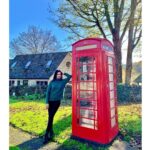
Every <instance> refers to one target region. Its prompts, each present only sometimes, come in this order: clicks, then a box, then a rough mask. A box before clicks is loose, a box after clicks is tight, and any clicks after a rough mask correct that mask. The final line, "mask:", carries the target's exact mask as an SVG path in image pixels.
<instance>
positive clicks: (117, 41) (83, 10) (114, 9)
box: [49, 0, 134, 83]
mask: <svg viewBox="0 0 150 150" xmlns="http://www.w3.org/2000/svg"><path fill="white" fill-rule="evenodd" d="M130 1H131V0H128V1H125V0H86V1H85V0H64V1H62V2H61V3H60V5H59V7H58V9H57V10H55V11H53V10H52V9H51V8H50V7H49V12H50V14H51V17H52V18H53V21H54V22H55V23H56V24H57V25H58V26H59V27H61V28H63V29H65V30H68V31H69V32H71V33H73V39H75V38H76V39H80V38H85V37H88V36H89V35H88V34H86V33H91V32H92V31H93V30H94V31H96V30H97V34H98V36H99V37H104V38H108V39H110V40H111V39H112V42H113V44H114V52H115V56H116V67H117V77H118V79H117V81H118V83H119V82H122V54H121V48H122V42H123V38H124V36H125V34H126V32H127V30H128V28H129V25H130V23H131V21H132V20H131V18H132V14H133V11H134V10H132V9H131V4H130ZM95 35H96V34H95ZM95 35H94V34H93V35H90V36H95Z"/></svg>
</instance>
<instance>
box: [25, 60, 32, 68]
mask: <svg viewBox="0 0 150 150" xmlns="http://www.w3.org/2000/svg"><path fill="white" fill-rule="evenodd" d="M30 64H31V61H28V62H27V63H26V65H25V69H27V68H28V67H29V66H30Z"/></svg>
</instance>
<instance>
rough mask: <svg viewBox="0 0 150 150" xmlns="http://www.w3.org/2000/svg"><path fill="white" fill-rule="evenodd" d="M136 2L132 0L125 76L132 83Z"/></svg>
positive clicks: (126, 80)
mask: <svg viewBox="0 0 150 150" xmlns="http://www.w3.org/2000/svg"><path fill="white" fill-rule="evenodd" d="M136 3H137V0H132V1H131V9H132V11H133V12H132V15H131V20H132V21H131V22H130V26H129V32H128V33H129V34H128V49H127V60H126V77H125V83H126V84H130V82H131V73H132V53H133V44H134V41H133V32H134V16H135V9H136Z"/></svg>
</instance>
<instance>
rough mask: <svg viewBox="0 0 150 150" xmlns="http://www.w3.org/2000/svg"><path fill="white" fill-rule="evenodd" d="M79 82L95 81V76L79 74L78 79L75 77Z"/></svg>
mask: <svg viewBox="0 0 150 150" xmlns="http://www.w3.org/2000/svg"><path fill="white" fill-rule="evenodd" d="M77 79H79V80H80V81H95V80H96V74H89V73H86V74H80V75H79V78H78V77H77Z"/></svg>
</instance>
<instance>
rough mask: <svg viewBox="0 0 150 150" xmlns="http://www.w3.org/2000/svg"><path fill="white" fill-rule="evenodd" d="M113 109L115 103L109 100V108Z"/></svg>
mask: <svg viewBox="0 0 150 150" xmlns="http://www.w3.org/2000/svg"><path fill="white" fill-rule="evenodd" d="M113 107H115V101H114V100H110V108H113Z"/></svg>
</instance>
